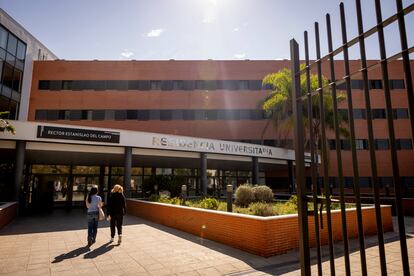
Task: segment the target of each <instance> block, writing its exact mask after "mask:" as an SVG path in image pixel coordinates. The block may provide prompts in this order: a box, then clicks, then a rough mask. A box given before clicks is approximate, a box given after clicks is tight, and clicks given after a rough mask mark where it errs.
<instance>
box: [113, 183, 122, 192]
mask: <svg viewBox="0 0 414 276" xmlns="http://www.w3.org/2000/svg"><path fill="white" fill-rule="evenodd" d="M123 192H124V188H122V186H121V185H119V184H116V185H115V186H114V187H113V188H112V191H111V193H120V194H122V193H123Z"/></svg>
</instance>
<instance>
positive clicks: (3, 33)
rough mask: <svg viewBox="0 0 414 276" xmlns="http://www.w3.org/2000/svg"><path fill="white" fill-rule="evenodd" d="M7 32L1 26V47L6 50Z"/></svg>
mask: <svg viewBox="0 0 414 276" xmlns="http://www.w3.org/2000/svg"><path fill="white" fill-rule="evenodd" d="M7 34H8V32H7V30H6V29H4V28H3V27H2V26H0V47H1V48H3V49H6V46H7Z"/></svg>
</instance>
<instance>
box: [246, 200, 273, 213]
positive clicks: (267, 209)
mask: <svg viewBox="0 0 414 276" xmlns="http://www.w3.org/2000/svg"><path fill="white" fill-rule="evenodd" d="M249 211H250V212H251V214H252V215H255V216H262V217H268V216H273V215H275V213H274V211H273V206H272V204H269V203H265V202H253V203H250V205H249Z"/></svg>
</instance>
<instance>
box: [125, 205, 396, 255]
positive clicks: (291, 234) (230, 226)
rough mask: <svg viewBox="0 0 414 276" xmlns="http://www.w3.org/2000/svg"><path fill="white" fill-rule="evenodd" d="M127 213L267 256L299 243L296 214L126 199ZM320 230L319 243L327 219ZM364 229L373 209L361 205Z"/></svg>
mask: <svg viewBox="0 0 414 276" xmlns="http://www.w3.org/2000/svg"><path fill="white" fill-rule="evenodd" d="M127 204H128V207H127V209H128V213H129V214H131V215H134V216H138V217H142V218H144V219H147V220H150V221H153V222H156V223H159V224H163V225H166V226H169V227H172V228H175V229H179V230H182V231H184V232H188V233H191V234H193V235H197V236H200V237H203V238H206V239H210V240H213V241H217V242H220V243H224V244H227V245H229V246H232V247H235V248H238V249H241V250H244V251H248V252H250V253H253V254H256V255H260V256H264V257H269V256H273V255H278V254H283V253H285V252H287V251H289V250H292V249H295V248H298V247H299V240H298V239H299V227H298V218H297V215H286V216H274V217H253V216H248V215H243V214H234V213H226V212H218V211H211V210H203V209H196V208H190V207H184V206H174V205H169V204H163V203H154V202H146V201H141V200H128V201H127ZM381 213H382V218H383V227H384V231H385V232H389V231H393V226H392V218H391V208H390V207H389V206H384V207H382V210H381ZM323 218H324V224H323V226H324V228H323V229H321V231H320V237H321V243H322V244H327V236H328V233H327V222H326V216H325V215H324V216H323ZM363 222H364V232H365V234H366V235H373V234H375V233H376V223H375V209H374V208H373V207H366V208H364V209H363ZM347 225H348V235H349V238H356V237H357V236H358V228H357V219H356V211H355V210H349V211H347ZM332 227H333V234H334V235H333V237H334V240H335V241H339V240H341V239H342V228H341V227H342V226H341V217H340V212H339V211H333V212H332ZM314 233H315V231H314V222H313V217H309V235H310V242H311V245H314V244H315V240H314Z"/></svg>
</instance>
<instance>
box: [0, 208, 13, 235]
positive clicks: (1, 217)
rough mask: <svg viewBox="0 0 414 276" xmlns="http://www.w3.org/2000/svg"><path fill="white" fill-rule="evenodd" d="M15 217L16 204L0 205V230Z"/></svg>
mask: <svg viewBox="0 0 414 276" xmlns="http://www.w3.org/2000/svg"><path fill="white" fill-rule="evenodd" d="M16 216H17V202H6V203H5V204H3V205H0V229H1V228H2V227H4V226H6V225H7V224H9V223H10V222H11V221H12V220H13V219H14V218H15V217H16Z"/></svg>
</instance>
